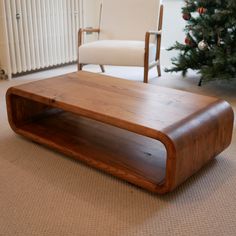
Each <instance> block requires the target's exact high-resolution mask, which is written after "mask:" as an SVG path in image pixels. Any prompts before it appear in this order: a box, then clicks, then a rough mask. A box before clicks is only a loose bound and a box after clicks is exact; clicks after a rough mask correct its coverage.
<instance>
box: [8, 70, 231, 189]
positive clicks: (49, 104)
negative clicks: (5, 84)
mask: <svg viewBox="0 0 236 236" xmlns="http://www.w3.org/2000/svg"><path fill="white" fill-rule="evenodd" d="M6 98H7V109H8V118H9V123H10V125H11V127H12V129H13V130H14V131H15V132H17V133H18V134H21V135H23V136H25V137H27V138H30V139H32V140H34V141H36V142H39V143H42V144H44V145H47V146H49V147H52V148H54V149H56V150H58V151H60V152H63V153H65V154H67V155H69V156H72V157H74V158H76V159H79V160H82V161H84V162H86V163H87V164H89V165H92V166H94V167H96V168H99V169H102V170H104V171H106V172H109V173H111V174H113V175H116V176H118V177H120V178H122V179H125V180H127V181H129V182H131V183H134V184H136V185H138V186H141V187H143V188H146V189H148V190H150V191H153V192H158V193H165V192H168V191H171V190H173V189H174V188H175V187H177V186H178V185H179V184H181V183H182V182H183V181H185V180H186V179H187V178H188V177H189V176H191V175H192V174H194V173H195V172H197V171H198V170H199V169H200V168H201V167H202V166H204V165H205V164H206V163H207V162H208V161H210V160H211V159H212V158H214V157H215V156H216V155H218V154H219V153H220V152H221V151H223V150H224V149H225V148H226V147H227V146H228V145H229V144H230V142H231V138H232V129H233V111H232V108H231V107H230V105H229V104H228V103H227V102H225V101H222V100H219V99H217V98H212V97H206V96H202V95H196V94H191V93H188V92H183V91H178V90H174V89H168V88H161V87H157V86H153V85H149V84H142V83H137V82H132V81H126V80H121V79H117V78H116V79H114V78H112V77H108V76H104V75H98V74H94V73H89V72H84V71H81V72H76V73H71V74H67V75H63V76H59V77H55V78H51V79H46V80H41V81H37V82H32V83H28V84H25V85H21V86H16V87H12V88H10V89H9V90H8V92H7V97H6Z"/></svg>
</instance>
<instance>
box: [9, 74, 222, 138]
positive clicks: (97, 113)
mask: <svg viewBox="0 0 236 236" xmlns="http://www.w3.org/2000/svg"><path fill="white" fill-rule="evenodd" d="M11 90H12V91H13V93H14V94H17V95H20V96H23V97H26V98H30V99H32V100H35V101H39V102H43V103H46V104H49V105H52V106H55V107H58V108H62V109H65V110H67V111H70V112H73V113H77V114H80V115H83V116H86V117H89V118H92V119H95V120H98V121H101V122H104V123H108V124H112V125H115V126H117V127H120V128H124V129H128V130H130V131H134V130H135V132H137V133H140V134H144V135H147V136H150V137H151V136H155V134H154V132H163V131H164V130H165V129H169V128H170V127H172V126H176V124H178V123H180V124H181V123H183V122H184V121H185V120H187V119H190V118H191V117H194V116H199V114H201V113H202V112H205V111H206V110H208V109H210V108H211V107H214V105H215V104H218V103H222V102H223V101H221V100H219V99H217V98H213V97H208V96H203V95H197V94H193V93H189V92H185V91H180V90H176V89H170V88H165V87H160V86H157V85H150V84H144V83H139V82H134V81H128V80H124V79H118V78H113V77H109V76H105V75H100V74H96V73H90V72H84V71H80V72H75V73H70V74H65V75H62V76H58V77H53V78H49V79H43V80H39V81H35V82H31V83H27V84H23V85H20V86H15V87H12V88H11Z"/></svg>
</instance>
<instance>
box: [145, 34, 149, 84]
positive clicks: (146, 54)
mask: <svg viewBox="0 0 236 236" xmlns="http://www.w3.org/2000/svg"><path fill="white" fill-rule="evenodd" d="M149 41H150V33H149V32H147V33H146V36H145V53H144V77H143V82H144V83H148V72H149Z"/></svg>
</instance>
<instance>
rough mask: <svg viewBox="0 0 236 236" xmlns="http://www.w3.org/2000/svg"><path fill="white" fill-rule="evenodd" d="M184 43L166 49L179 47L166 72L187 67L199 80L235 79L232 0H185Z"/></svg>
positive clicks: (235, 3)
mask: <svg viewBox="0 0 236 236" xmlns="http://www.w3.org/2000/svg"><path fill="white" fill-rule="evenodd" d="M182 14H183V19H184V20H185V21H186V23H187V24H186V26H185V29H184V31H185V32H186V38H185V40H183V41H184V43H179V42H176V43H175V45H174V46H173V47H171V48H169V50H178V51H180V53H179V55H178V56H177V57H175V58H172V64H173V67H172V68H169V69H166V71H167V72H178V71H182V74H183V76H185V75H186V73H187V71H188V69H193V70H196V71H197V72H198V73H200V74H201V80H203V81H210V80H233V79H236V0H185V6H184V7H182Z"/></svg>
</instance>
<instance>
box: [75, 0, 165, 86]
mask: <svg viewBox="0 0 236 236" xmlns="http://www.w3.org/2000/svg"><path fill="white" fill-rule="evenodd" d="M162 18H163V5H161V0H103V1H102V8H101V19H100V27H99V28H98V29H86V28H85V29H80V30H79V33H78V70H82V68H83V65H86V64H98V65H100V67H101V70H102V72H104V71H105V70H104V65H114V66H140V67H144V77H143V82H144V83H148V72H149V69H151V68H153V67H155V66H156V67H157V72H158V76H161V69H160V47H161V30H162ZM86 32H90V33H98V40H97V41H94V42H90V43H83V35H84V33H86Z"/></svg>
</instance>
